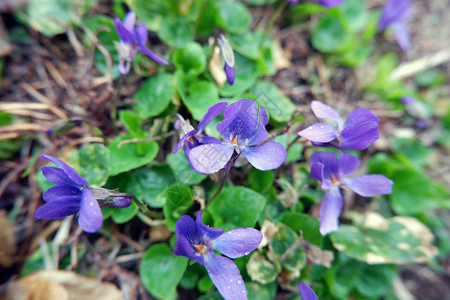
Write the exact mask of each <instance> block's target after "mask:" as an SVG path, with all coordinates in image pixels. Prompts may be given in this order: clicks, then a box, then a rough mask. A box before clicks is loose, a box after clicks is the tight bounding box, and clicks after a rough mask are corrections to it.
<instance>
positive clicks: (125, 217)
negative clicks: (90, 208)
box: [105, 202, 139, 224]
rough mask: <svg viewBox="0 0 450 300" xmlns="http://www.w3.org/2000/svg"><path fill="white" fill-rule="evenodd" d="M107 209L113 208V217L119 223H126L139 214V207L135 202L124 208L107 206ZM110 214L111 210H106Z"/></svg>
mask: <svg viewBox="0 0 450 300" xmlns="http://www.w3.org/2000/svg"><path fill="white" fill-rule="evenodd" d="M105 210H111V213H110V214H111V218H112V219H113V221H114V222H115V223H117V224H124V223H126V222H128V221H130V220H131V219H133V217H134V216H135V215H136V214H137V212H138V211H139V207H138V206H137V205H136V204H135V203H134V202H131V205H130V206H128V207H124V208H105ZM106 213H107V214H109V212H106Z"/></svg>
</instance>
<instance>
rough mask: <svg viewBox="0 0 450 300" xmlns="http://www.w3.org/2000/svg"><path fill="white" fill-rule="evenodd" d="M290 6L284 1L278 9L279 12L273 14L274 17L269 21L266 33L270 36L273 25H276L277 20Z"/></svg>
mask: <svg viewBox="0 0 450 300" xmlns="http://www.w3.org/2000/svg"><path fill="white" fill-rule="evenodd" d="M287 4H288V1H286V0H284V1H283V2H282V3H281V4H280V6H278V7H277V10H276V11H275V12H274V13H273V15H272V17H271V18H270V20H269V23H268V24H267V27H266V29H265V32H266V33H267V34H268V33H269V31H270V30H271V29H272V26H273V24H274V23H275V20H276V19H278V18H279V17H280V15H281V13H282V12H283V10H284V8H285V7H286V5H287Z"/></svg>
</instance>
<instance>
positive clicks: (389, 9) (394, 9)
mask: <svg viewBox="0 0 450 300" xmlns="http://www.w3.org/2000/svg"><path fill="white" fill-rule="evenodd" d="M411 9H412V2H411V1H410V0H389V1H387V2H386V3H385V4H384V6H383V9H382V11H381V16H380V20H379V21H378V29H385V28H387V27H389V26H391V25H393V24H394V23H398V22H405V21H406V20H407V19H408V18H409V16H410V14H411Z"/></svg>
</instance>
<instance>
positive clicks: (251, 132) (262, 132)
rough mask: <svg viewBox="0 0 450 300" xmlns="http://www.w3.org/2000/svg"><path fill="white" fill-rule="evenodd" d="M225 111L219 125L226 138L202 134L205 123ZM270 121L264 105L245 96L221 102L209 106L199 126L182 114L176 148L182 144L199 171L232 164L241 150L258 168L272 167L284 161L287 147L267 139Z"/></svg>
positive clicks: (216, 168)
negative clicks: (267, 126)
mask: <svg viewBox="0 0 450 300" xmlns="http://www.w3.org/2000/svg"><path fill="white" fill-rule="evenodd" d="M222 113H223V116H224V119H223V121H221V122H219V124H217V127H216V128H217V130H218V131H219V133H220V135H221V136H222V138H223V141H220V140H218V139H216V138H214V137H208V136H202V135H201V133H202V132H203V130H204V129H205V127H206V126H207V125H208V124H209V123H210V122H211V121H212V120H213V119H214V118H216V117H217V116H219V115H220V114H222ZM268 121H269V119H268V116H267V113H266V111H265V109H264V108H263V107H262V106H259V107H258V104H257V103H256V102H255V101H252V100H248V99H245V98H244V99H241V100H239V101H237V102H235V103H233V104H230V105H228V106H227V103H226V102H219V103H217V104H215V105H213V106H211V107H210V108H209V109H208V111H207V112H206V114H205V115H204V117H203V118H202V119H201V120H200V123H199V124H198V129H197V130H195V129H194V128H193V127H192V125H191V124H190V123H189V121H186V120H184V119H183V118H182V117H181V116H179V120H178V121H177V122H176V123H175V128H176V129H177V130H178V133H179V135H180V141H179V142H178V144H177V145H176V146H175V148H174V152H177V151H178V150H179V149H180V148H181V147H183V150H184V153H185V155H186V158H187V160H188V162H189V164H190V165H191V166H192V168H193V169H194V170H195V171H197V172H198V173H200V174H212V173H216V172H217V171H219V170H221V169H224V168H226V167H228V168H229V167H231V166H232V164H233V162H234V161H235V160H236V159H237V158H238V157H239V156H240V154H242V155H243V156H244V157H245V158H246V159H247V160H248V162H249V163H250V164H251V165H252V166H254V167H255V168H257V169H259V170H273V169H276V168H278V167H280V166H281V164H283V162H284V161H285V159H286V149H284V147H283V145H281V144H280V143H277V142H272V141H266V140H267V138H268V134H267V131H266V127H265V126H266V124H267V122H268Z"/></svg>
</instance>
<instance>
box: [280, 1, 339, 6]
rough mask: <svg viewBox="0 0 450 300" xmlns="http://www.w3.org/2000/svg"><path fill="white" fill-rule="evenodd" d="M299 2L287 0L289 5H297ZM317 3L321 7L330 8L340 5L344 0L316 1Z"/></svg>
mask: <svg viewBox="0 0 450 300" xmlns="http://www.w3.org/2000/svg"><path fill="white" fill-rule="evenodd" d="M299 2H300V0H289V5H297V4H298V3H299ZM317 2H318V3H319V4H320V5H322V6H323V7H328V8H332V7H337V6H339V5H341V4H342V3H343V2H344V0H317Z"/></svg>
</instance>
